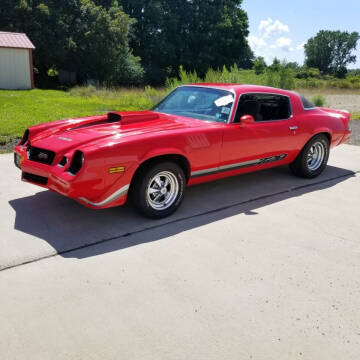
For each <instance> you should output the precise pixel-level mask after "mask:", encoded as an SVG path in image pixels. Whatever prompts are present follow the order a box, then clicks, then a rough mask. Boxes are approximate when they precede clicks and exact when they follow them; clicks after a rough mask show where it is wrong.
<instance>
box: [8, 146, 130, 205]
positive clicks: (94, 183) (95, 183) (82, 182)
mask: <svg viewBox="0 0 360 360" xmlns="http://www.w3.org/2000/svg"><path fill="white" fill-rule="evenodd" d="M14 163H15V166H17V167H18V168H19V169H20V170H21V171H22V176H21V179H22V181H24V182H28V183H31V184H34V185H37V186H40V187H43V188H46V189H49V190H52V191H54V192H56V193H59V194H61V195H64V196H67V197H70V198H72V199H74V200H76V201H78V202H79V203H81V204H83V205H85V206H87V207H89V208H93V209H101V208H107V207H113V206H119V205H123V204H124V203H125V202H126V197H127V190H128V186H127V184H122V186H121V185H119V186H120V187H121V188H122V191H121V192H119V191H118V193H117V195H118V196H112V195H113V193H114V191H112V189H108V191H106V190H105V189H104V176H103V174H96V173H94V172H90V171H89V172H88V171H86V169H81V170H80V172H79V174H77V175H76V176H74V175H72V174H70V173H69V172H68V171H67V169H66V167H63V166H59V164H58V163H57V162H56V161H54V163H53V164H52V165H47V164H43V163H40V162H36V161H31V160H29V159H28V156H27V151H26V147H25V146H21V145H19V146H17V147H15V149H14Z"/></svg>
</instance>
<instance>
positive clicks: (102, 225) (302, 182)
mask: <svg viewBox="0 0 360 360" xmlns="http://www.w3.org/2000/svg"><path fill="white" fill-rule="evenodd" d="M351 176H354V173H353V172H352V171H350V170H347V169H342V168H337V167H333V166H328V167H327V169H326V171H325V172H324V173H323V174H322V175H321V176H320V177H318V178H317V179H312V180H307V179H299V178H296V177H294V176H293V175H292V174H291V173H290V172H289V170H288V169H287V167H280V168H275V169H271V170H266V171H261V172H256V173H251V174H246V175H241V176H237V177H231V178H227V179H223V180H218V181H214V182H211V183H206V184H202V185H197V186H193V187H190V188H188V189H187V192H186V196H185V199H184V202H183V204H182V206H181V207H180V209H179V210H178V211H177V212H176V213H175V214H174V215H172V216H170V217H168V218H166V219H161V220H151V219H147V218H144V217H142V216H141V215H139V214H137V213H136V212H135V211H134V209H133V208H132V207H131V206H130V205H125V206H123V207H119V208H110V209H104V210H91V209H88V208H86V207H83V206H82V205H80V204H78V203H77V202H75V201H73V200H71V199H68V198H66V197H63V196H61V195H58V194H56V193H53V192H51V191H41V192H38V193H36V194H35V195H32V196H27V197H23V198H19V199H14V200H11V201H9V204H10V205H11V207H12V208H13V209H14V210H15V212H16V218H15V224H14V228H15V229H16V230H18V231H21V232H23V233H26V234H29V235H32V236H31V237H29V238H28V239H27V241H39V239H42V240H45V241H46V242H48V243H49V244H50V245H51V246H52V247H53V248H54V249H55V251H56V252H57V253H58V254H61V256H63V257H71V258H73V257H75V258H86V257H90V256H96V255H99V254H103V253H107V252H111V251H116V250H120V249H124V248H127V247H130V246H135V245H138V244H141V243H148V242H152V241H157V240H161V239H164V238H167V237H169V236H171V235H175V234H178V233H181V232H184V231H187V230H190V229H193V228H196V227H200V226H204V225H207V224H209V223H212V222H215V221H219V220H222V219H224V218H227V217H231V216H234V215H238V214H241V213H243V214H246V215H249V216H256V215H257V211H256V209H258V208H261V207H264V206H266V205H269V204H274V203H277V202H280V201H283V200H286V199H289V198H292V197H298V196H302V195H304V194H306V193H310V192H314V191H319V190H323V189H326V188H330V187H332V186H335V185H336V184H338V183H340V182H342V181H345V180H346V179H348V178H349V177H351ZM115 239H116V241H109V240H115ZM94 244H102V245H101V246H89V245H94ZM80 249H81V250H80ZM74 250H80V251H74Z"/></svg>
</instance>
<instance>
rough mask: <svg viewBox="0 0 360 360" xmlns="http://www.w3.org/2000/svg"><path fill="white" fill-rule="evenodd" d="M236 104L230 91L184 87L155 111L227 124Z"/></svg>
mask: <svg viewBox="0 0 360 360" xmlns="http://www.w3.org/2000/svg"><path fill="white" fill-rule="evenodd" d="M233 103H234V95H233V93H231V92H230V91H226V90H219V89H213V88H208V87H200V86H182V87H179V88H177V89H176V90H175V91H173V92H172V93H171V94H170V95H169V96H167V97H166V98H165V99H164V100H163V101H162V102H160V104H158V105H156V106H155V107H154V108H153V111H157V112H161V113H165V114H172V115H180V116H185V117H190V118H194V119H199V120H205V121H216V122H227V121H228V119H229V117H230V113H231V108H232V105H233Z"/></svg>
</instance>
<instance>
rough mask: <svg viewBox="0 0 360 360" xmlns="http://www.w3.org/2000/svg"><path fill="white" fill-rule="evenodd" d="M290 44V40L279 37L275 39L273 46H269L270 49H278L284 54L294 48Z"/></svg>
mask: <svg viewBox="0 0 360 360" xmlns="http://www.w3.org/2000/svg"><path fill="white" fill-rule="evenodd" d="M291 43H292V40H291V39H290V38H287V37H283V36H281V37H279V38H277V39H276V41H275V44H273V45H271V46H270V47H271V48H272V49H276V48H279V49H281V50H283V51H286V52H289V51H294V48H293V47H292V46H291Z"/></svg>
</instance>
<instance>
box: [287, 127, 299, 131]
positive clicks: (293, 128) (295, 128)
mask: <svg viewBox="0 0 360 360" xmlns="http://www.w3.org/2000/svg"><path fill="white" fill-rule="evenodd" d="M289 129H290V130H291V131H294V130H297V129H298V127H297V126H289Z"/></svg>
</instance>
